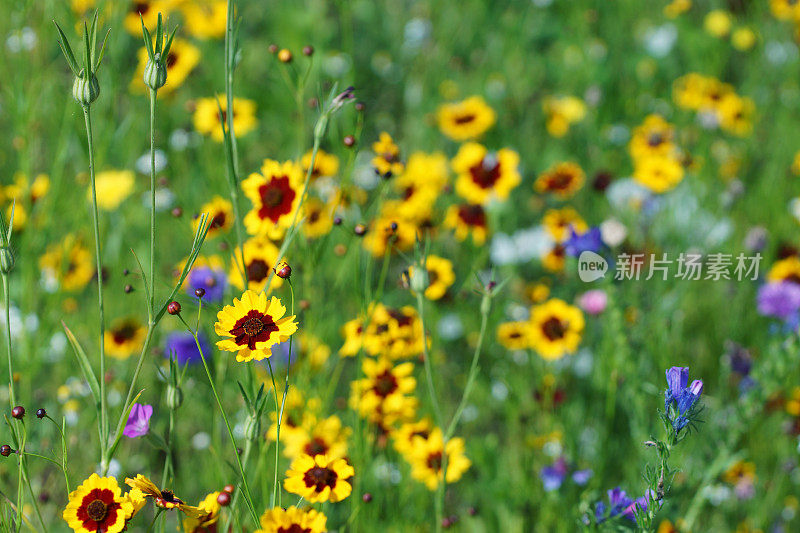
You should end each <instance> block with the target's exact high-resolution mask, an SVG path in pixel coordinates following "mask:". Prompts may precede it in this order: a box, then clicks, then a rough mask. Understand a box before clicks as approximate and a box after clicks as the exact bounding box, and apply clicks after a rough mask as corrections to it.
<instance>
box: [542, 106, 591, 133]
mask: <svg viewBox="0 0 800 533" xmlns="http://www.w3.org/2000/svg"><path fill="white" fill-rule="evenodd" d="M542 108H543V109H544V112H545V114H546V115H547V123H546V127H547V132H548V133H549V134H550V135H552V136H553V137H563V136H564V135H566V134H567V132H568V131H569V127H570V125H572V124H574V123H576V122H580V121H581V120H583V118H584V117H585V116H586V104H584V103H583V100H581V99H580V98H576V97H574V96H564V97H547V98H545V99H544V101H543V102H542Z"/></svg>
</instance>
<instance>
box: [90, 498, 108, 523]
mask: <svg viewBox="0 0 800 533" xmlns="http://www.w3.org/2000/svg"><path fill="white" fill-rule="evenodd" d="M86 514H87V515H89V518H91V519H92V520H94V521H95V522H101V521H102V520H103V518H105V517H106V514H108V506H107V505H106V504H105V503H103V501H102V500H93V501H92V502H91V503H90V504H89V505H87V506H86Z"/></svg>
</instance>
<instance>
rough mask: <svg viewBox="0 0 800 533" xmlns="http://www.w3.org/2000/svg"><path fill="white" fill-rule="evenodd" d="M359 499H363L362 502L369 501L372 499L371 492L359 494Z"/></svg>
mask: <svg viewBox="0 0 800 533" xmlns="http://www.w3.org/2000/svg"><path fill="white" fill-rule="evenodd" d="M361 499H362V500H363V501H364V503H369V502H371V501H372V494H370V493H369V492H365V493H364V495H363V496H361Z"/></svg>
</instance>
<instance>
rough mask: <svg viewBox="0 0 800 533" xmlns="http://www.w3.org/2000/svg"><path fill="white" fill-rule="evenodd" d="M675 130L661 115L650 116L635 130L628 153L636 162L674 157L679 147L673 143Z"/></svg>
mask: <svg viewBox="0 0 800 533" xmlns="http://www.w3.org/2000/svg"><path fill="white" fill-rule="evenodd" d="M673 137H674V128H673V127H672V124H670V123H669V122H667V121H666V120H664V119H663V118H662V117H661V116H660V115H648V116H647V117H646V118H645V119H644V122H642V124H641V125H640V126H638V127H636V128H635V129H634V130H633V135H632V136H631V140H630V142H629V143H628V151H629V152H630V154H631V158H633V159H634V160H638V159H644V158H646V157H670V156H674V155H675V153H676V151H677V147H676V146H675V144H674V142H673Z"/></svg>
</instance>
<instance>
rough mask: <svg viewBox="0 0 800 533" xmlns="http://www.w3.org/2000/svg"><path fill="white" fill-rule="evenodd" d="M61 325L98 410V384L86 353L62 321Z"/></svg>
mask: <svg viewBox="0 0 800 533" xmlns="http://www.w3.org/2000/svg"><path fill="white" fill-rule="evenodd" d="M61 325H62V326H63V327H64V331H65V332H66V333H67V339H68V340H69V343H70V344H71V345H72V350H73V351H74V352H75V357H76V358H77V359H78V365H80V367H81V370H82V371H83V377H85V378H86V382H87V383H89V389H91V391H92V397H94V402H95V404H96V405H97V408H98V409H99V408H100V383H99V382H98V381H97V376H95V374H94V370H92V365H91V364H90V363H89V358H88V357H86V352H85V351H84V350H83V347H82V346H81V344H80V343H79V342H78V339H76V338H75V335H73V334H72V331H70V329H69V328H68V327H67V324H66V323H64V321H63V320H62V321H61Z"/></svg>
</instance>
